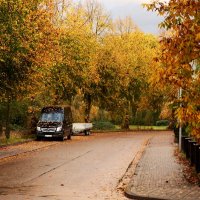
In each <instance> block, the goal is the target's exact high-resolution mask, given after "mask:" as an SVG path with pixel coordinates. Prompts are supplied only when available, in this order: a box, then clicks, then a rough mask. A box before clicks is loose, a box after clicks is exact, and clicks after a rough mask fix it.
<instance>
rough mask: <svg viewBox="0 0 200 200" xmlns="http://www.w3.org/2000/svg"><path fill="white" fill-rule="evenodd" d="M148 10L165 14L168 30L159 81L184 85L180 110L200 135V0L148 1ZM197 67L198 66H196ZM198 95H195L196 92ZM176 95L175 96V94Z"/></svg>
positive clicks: (162, 41) (194, 132) (164, 38)
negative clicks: (149, 2) (198, 107)
mask: <svg viewBox="0 0 200 200" xmlns="http://www.w3.org/2000/svg"><path fill="white" fill-rule="evenodd" d="M146 7H147V9H148V10H156V11H158V13H159V14H160V15H165V16H166V17H165V19H164V21H163V22H162V23H161V26H162V27H163V28H165V29H166V30H167V31H168V32H167V34H166V35H164V36H163V38H162V40H161V48H162V56H161V57H160V61H161V63H162V66H161V68H162V69H161V70H160V76H161V77H162V78H160V82H162V83H163V84H166V85H171V87H174V88H177V90H178V88H179V87H182V88H183V99H182V104H183V107H182V108H179V109H178V110H177V117H178V118H179V119H181V120H182V123H188V124H189V125H190V126H191V127H192V133H193V134H194V135H195V136H196V138H200V132H199V126H200V119H199V111H198V110H196V106H199V103H200V102H199V100H198V99H199V98H200V92H199V89H198V88H199V86H197V85H198V84H199V79H198V77H199V68H198V67H197V66H198V65H199V61H200V57H199V56H200V54H199V52H200V43H199V40H200V34H199V33H200V29H199V17H200V16H199V10H200V2H199V1H196V0H170V1H169V4H162V3H160V2H159V1H154V2H153V3H152V4H150V5H146ZM195 69H196V70H195ZM194 95H195V96H194ZM175 98H176V97H175ZM174 101H175V102H176V99H174Z"/></svg>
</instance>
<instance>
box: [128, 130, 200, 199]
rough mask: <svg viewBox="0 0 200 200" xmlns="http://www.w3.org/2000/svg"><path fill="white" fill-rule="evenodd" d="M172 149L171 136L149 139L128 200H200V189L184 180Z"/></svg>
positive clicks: (167, 134) (165, 135)
mask: <svg viewBox="0 0 200 200" xmlns="http://www.w3.org/2000/svg"><path fill="white" fill-rule="evenodd" d="M174 149H175V145H174V142H173V135H172V133H171V132H161V133H158V135H156V136H154V137H153V138H152V139H151V141H150V143H149V146H148V148H147V149H146V151H145V153H144V155H143V157H142V159H141V160H140V162H139V164H138V166H137V168H136V171H135V173H134V175H133V177H132V179H131V181H130V183H129V186H128V188H127V190H126V195H127V196H128V197H129V198H132V199H167V200H171V199H173V200H178V199H182V200H200V187H198V186H194V185H190V184H189V183H188V182H187V181H186V180H185V179H184V177H183V174H182V167H181V166H180V164H179V163H178V162H177V160H176V158H175V156H174Z"/></svg>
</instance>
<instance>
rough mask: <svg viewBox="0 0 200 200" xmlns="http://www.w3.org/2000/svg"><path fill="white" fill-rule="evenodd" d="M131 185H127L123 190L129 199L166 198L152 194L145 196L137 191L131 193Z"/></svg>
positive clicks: (162, 199)
mask: <svg viewBox="0 0 200 200" xmlns="http://www.w3.org/2000/svg"><path fill="white" fill-rule="evenodd" d="M130 188H131V186H130V185H128V187H127V188H126V190H125V191H124V195H125V196H126V197H127V198H129V199H138V200H140V199H142V200H146V199H148V200H168V199H165V198H157V197H153V196H145V195H140V194H137V193H133V192H131V189H130Z"/></svg>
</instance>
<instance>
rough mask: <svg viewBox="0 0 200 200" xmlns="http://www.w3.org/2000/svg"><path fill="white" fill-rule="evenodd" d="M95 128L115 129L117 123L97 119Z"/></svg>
mask: <svg viewBox="0 0 200 200" xmlns="http://www.w3.org/2000/svg"><path fill="white" fill-rule="evenodd" d="M93 124H94V127H93V129H94V130H112V129H115V125H114V124H112V123H111V122H109V121H96V122H94V123H93Z"/></svg>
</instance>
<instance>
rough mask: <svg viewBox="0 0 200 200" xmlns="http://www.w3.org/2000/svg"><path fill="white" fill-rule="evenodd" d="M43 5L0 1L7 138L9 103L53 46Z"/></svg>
mask: <svg viewBox="0 0 200 200" xmlns="http://www.w3.org/2000/svg"><path fill="white" fill-rule="evenodd" d="M42 3H45V4H42ZM42 5H43V6H42ZM44 5H46V2H42V1H34V0H33V1H28V2H27V1H21V0H17V1H13V0H8V1H7V0H6V1H5V0H1V1H0V13H1V14H0V17H1V21H0V48H1V51H0V80H1V82H0V91H1V94H2V97H3V99H2V100H3V101H6V102H7V112H6V113H7V116H6V137H7V138H9V137H10V128H9V123H10V104H11V102H12V101H13V100H14V99H16V98H17V96H19V94H20V93H21V92H22V91H23V90H24V88H25V87H26V86H27V83H28V80H29V79H28V78H29V75H30V74H33V73H34V71H35V69H34V68H33V66H37V67H38V66H40V65H43V64H44V63H45V61H49V60H50V59H51V56H50V54H51V53H50V52H52V51H51V50H52V49H53V48H54V46H55V44H52V40H53V38H54V37H55V36H56V34H55V31H54V29H53V26H52V23H51V20H50V19H51V17H50V15H51V12H49V11H47V9H46V8H45V7H44ZM45 59H46V60H45Z"/></svg>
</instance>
